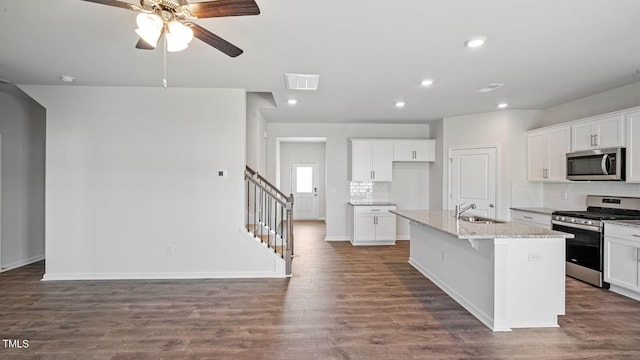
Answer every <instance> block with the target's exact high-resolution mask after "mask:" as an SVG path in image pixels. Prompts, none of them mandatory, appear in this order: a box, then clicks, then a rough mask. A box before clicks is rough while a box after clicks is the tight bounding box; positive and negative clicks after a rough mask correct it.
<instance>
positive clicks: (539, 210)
mask: <svg viewBox="0 0 640 360" xmlns="http://www.w3.org/2000/svg"><path fill="white" fill-rule="evenodd" d="M511 210H518V211H527V212H532V213H538V214H545V215H551V214H553V212H554V211H556V210H554V209H549V208H546V207H512V208H511Z"/></svg>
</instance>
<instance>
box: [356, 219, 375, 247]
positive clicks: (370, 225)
mask: <svg viewBox="0 0 640 360" xmlns="http://www.w3.org/2000/svg"><path fill="white" fill-rule="evenodd" d="M375 239H376V225H375V215H371V214H355V216H354V224H353V241H354V242H358V241H372V240H375Z"/></svg>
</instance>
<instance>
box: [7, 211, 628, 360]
mask: <svg viewBox="0 0 640 360" xmlns="http://www.w3.org/2000/svg"><path fill="white" fill-rule="evenodd" d="M295 234H296V252H297V253H296V257H295V259H294V263H293V271H294V276H293V278H291V279H256V280H181V281H64V282H41V281H40V279H41V277H42V274H43V271H44V268H43V267H44V265H43V264H42V263H38V264H33V265H29V266H25V267H23V268H20V269H16V270H13V271H9V272H6V273H3V274H0V309H1V312H0V336H1V337H2V339H4V340H10V339H11V340H28V342H29V346H28V348H24V347H23V348H7V342H6V341H4V340H3V343H2V344H0V359H56V360H58V359H59V360H72V359H113V360H116V359H117V360H124V359H127V360H129V359H172V360H173V359H265V360H269V359H296V360H304V359H403V360H404V359H587V358H593V359H639V358H640V302H637V301H634V300H631V299H628V298H625V297H623V296H620V295H617V294H614V293H611V292H609V291H605V290H601V289H597V288H594V287H591V286H589V285H585V284H583V283H581V282H578V281H575V280H573V279H567V306H566V316H563V317H562V318H561V319H560V328H552V329H518V330H514V331H512V332H503V333H493V332H491V331H490V330H489V329H488V328H486V327H485V326H484V325H483V324H481V323H480V322H479V321H478V320H476V319H475V318H474V317H473V316H471V315H470V314H469V313H467V312H466V311H465V310H464V309H463V308H462V307H460V306H459V305H458V304H457V303H456V302H454V301H453V300H451V299H450V298H449V297H448V296H447V295H445V294H444V293H443V292H442V291H441V290H440V289H438V288H437V287H436V286H435V285H433V284H432V283H431V282H430V281H429V280H427V279H426V278H425V277H423V276H422V275H421V274H420V273H418V271H416V270H414V269H413V268H412V267H411V266H410V265H409V264H407V259H408V252H409V250H408V242H407V241H400V242H398V245H397V246H383V247H358V248H354V247H352V246H351V245H350V244H349V243H342V242H340V243H327V242H325V241H324V240H323V239H324V227H323V226H322V224H321V223H317V222H298V223H296V225H295ZM13 344H14V345H15V343H13Z"/></svg>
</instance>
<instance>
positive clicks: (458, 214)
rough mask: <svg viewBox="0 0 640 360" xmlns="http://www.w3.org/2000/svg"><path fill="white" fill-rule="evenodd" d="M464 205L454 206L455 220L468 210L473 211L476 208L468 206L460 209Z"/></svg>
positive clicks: (473, 205)
mask: <svg viewBox="0 0 640 360" xmlns="http://www.w3.org/2000/svg"><path fill="white" fill-rule="evenodd" d="M464 204H465V203H462V204H460V205H456V220H460V215H462V213H463V212H465V211H467V210H469V209H475V208H476V204H469V205H467V206H465V207H462V205H464Z"/></svg>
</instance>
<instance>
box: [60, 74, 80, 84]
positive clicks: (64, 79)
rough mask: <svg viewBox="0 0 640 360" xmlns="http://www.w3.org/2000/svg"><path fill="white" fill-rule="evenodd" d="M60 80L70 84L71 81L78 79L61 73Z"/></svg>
mask: <svg viewBox="0 0 640 360" xmlns="http://www.w3.org/2000/svg"><path fill="white" fill-rule="evenodd" d="M60 80H62V82H65V83H68V84H70V83H72V82H74V81H76V78H74V77H73V76H69V75H60Z"/></svg>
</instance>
